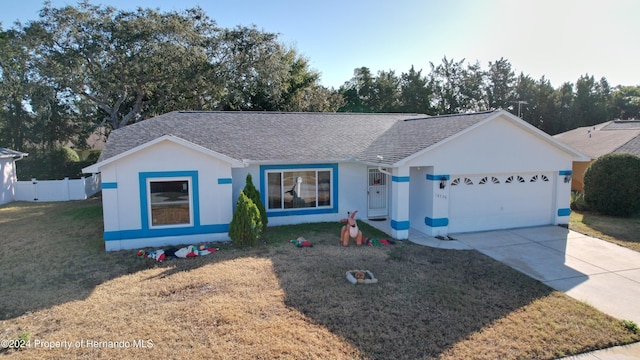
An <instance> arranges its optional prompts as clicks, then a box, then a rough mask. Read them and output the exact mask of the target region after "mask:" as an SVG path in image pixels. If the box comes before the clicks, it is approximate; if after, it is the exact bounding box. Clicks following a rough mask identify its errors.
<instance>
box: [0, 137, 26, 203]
mask: <svg viewBox="0 0 640 360" xmlns="http://www.w3.org/2000/svg"><path fill="white" fill-rule="evenodd" d="M27 155H28V154H26V153H23V152H19V151H15V150H9V149H5V148H1V147H0V205H2V204H6V203H9V202H12V201H13V199H14V194H15V183H16V181H18V179H17V175H16V161H17V160H21V159H22V158H23V157H25V156H27Z"/></svg>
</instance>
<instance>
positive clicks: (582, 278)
mask: <svg viewBox="0 0 640 360" xmlns="http://www.w3.org/2000/svg"><path fill="white" fill-rule="evenodd" d="M452 236H453V237H454V238H455V239H456V240H450V241H443V240H438V239H435V238H432V237H428V236H426V235H424V234H420V233H418V232H413V231H412V232H410V234H409V239H410V241H412V242H415V243H418V244H421V245H426V246H432V247H438V248H446V249H459V250H464V249H468V250H471V249H475V250H477V251H479V252H481V253H483V254H485V255H488V256H490V257H492V258H493V259H495V260H498V261H500V262H502V263H504V264H507V265H509V266H510V267H512V268H514V269H516V270H518V271H520V272H522V273H524V274H526V275H529V276H530V277H532V278H534V279H537V280H539V281H541V282H543V283H545V284H547V285H548V286H550V287H552V288H554V289H556V290H559V291H562V292H564V293H566V294H567V295H569V296H571V297H573V298H575V299H578V300H581V301H584V302H586V303H588V304H590V305H592V306H594V307H596V308H597V309H599V310H600V311H602V312H604V313H607V314H609V315H612V316H614V317H616V318H619V319H623V320H633V321H634V322H636V323H637V324H640V306H638V304H639V303H640V300H639V299H640V253H639V252H636V251H633V250H629V249H626V248H623V247H621V246H618V245H615V244H612V243H609V242H606V241H603V240H599V239H595V238H592V237H589V236H586V235H583V234H580V233H577V232H574V231H571V230H568V229H565V228H562V227H559V226H542V227H533V228H523V229H513V230H500V231H488V232H480V233H469V234H454V235H452Z"/></svg>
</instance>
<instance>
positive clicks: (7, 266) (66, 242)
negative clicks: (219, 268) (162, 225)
mask: <svg viewBox="0 0 640 360" xmlns="http://www.w3.org/2000/svg"><path fill="white" fill-rule="evenodd" d="M101 209H102V207H101V199H100V198H92V199H89V200H86V201H74V202H68V203H20V202H18V203H10V204H7V205H4V206H2V207H0V234H2V239H1V240H0V243H1V245H2V246H1V247H0V270H1V271H0V293H2V297H0V320H7V319H11V318H15V317H18V316H20V315H22V314H24V313H28V312H34V311H38V310H41V309H45V308H50V307H52V306H55V305H59V304H63V303H66V302H69V301H75V300H82V299H85V298H87V297H88V296H89V295H91V293H92V292H93V290H94V289H95V287H96V286H98V285H100V284H102V283H104V282H106V281H109V280H112V279H115V278H117V277H120V276H123V275H127V274H131V273H135V272H137V271H140V270H145V269H149V268H153V267H167V272H168V273H170V272H174V271H183V270H190V269H194V268H196V267H200V266H202V265H205V264H207V263H208V262H210V261H207V260H206V259H205V258H203V259H196V260H193V261H185V262H178V261H175V262H172V261H166V262H164V263H158V262H155V261H152V260H149V259H145V260H143V259H140V260H138V259H136V255H135V254H136V251H135V250H131V251H119V252H105V250H104V241H103V239H102V232H103V228H102V211H101Z"/></svg>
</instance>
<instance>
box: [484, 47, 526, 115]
mask: <svg viewBox="0 0 640 360" xmlns="http://www.w3.org/2000/svg"><path fill="white" fill-rule="evenodd" d="M515 82H516V78H515V74H514V73H513V70H511V63H509V61H508V60H506V59H504V58H500V60H496V61H495V62H491V61H490V62H489V71H488V72H487V84H486V89H485V92H486V94H487V105H488V107H489V109H508V108H510V107H512V106H513V101H514V100H520V99H514V96H513V95H514V85H515Z"/></svg>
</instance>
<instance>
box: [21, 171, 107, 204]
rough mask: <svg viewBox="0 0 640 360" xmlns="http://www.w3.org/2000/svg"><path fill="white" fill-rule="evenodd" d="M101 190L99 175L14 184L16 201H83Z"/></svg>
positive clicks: (32, 180) (34, 180)
mask: <svg viewBox="0 0 640 360" xmlns="http://www.w3.org/2000/svg"><path fill="white" fill-rule="evenodd" d="M100 190H101V187H100V174H93V175H92V176H89V177H86V178H81V179H69V178H64V180H36V179H31V181H18V182H16V183H15V188H14V200H16V201H69V200H85V199H87V198H88V197H90V196H91V195H93V194H95V193H97V192H98V191H100Z"/></svg>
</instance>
